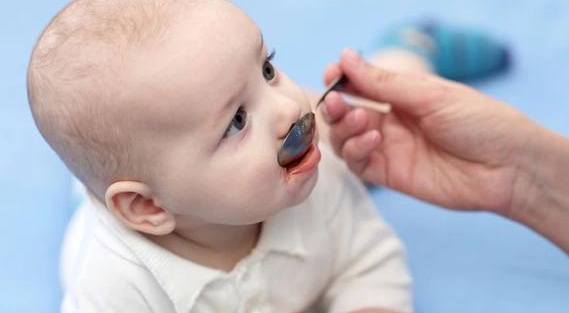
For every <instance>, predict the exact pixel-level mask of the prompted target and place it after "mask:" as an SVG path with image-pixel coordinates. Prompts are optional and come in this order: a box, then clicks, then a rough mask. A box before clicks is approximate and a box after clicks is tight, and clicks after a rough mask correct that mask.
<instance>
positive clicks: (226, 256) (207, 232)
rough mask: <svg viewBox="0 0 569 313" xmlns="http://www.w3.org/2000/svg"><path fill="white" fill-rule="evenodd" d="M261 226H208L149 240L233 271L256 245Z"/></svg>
mask: <svg viewBox="0 0 569 313" xmlns="http://www.w3.org/2000/svg"><path fill="white" fill-rule="evenodd" d="M261 225H262V224H261V223H259V224H255V225H247V226H228V225H207V226H203V227H193V228H192V229H191V230H190V229H176V230H175V231H174V232H173V233H171V234H169V235H165V236H153V237H149V239H150V240H152V241H153V242H154V243H156V244H158V245H160V246H162V247H163V248H165V249H167V250H169V251H170V252H172V253H174V254H176V255H178V256H180V257H182V258H185V259H187V260H190V261H192V262H194V263H198V264H200V265H203V266H207V267H210V268H215V269H219V270H223V271H226V272H230V271H231V270H232V269H233V268H234V267H235V265H237V263H238V262H239V261H240V260H241V259H243V258H245V257H246V256H247V255H249V254H250V253H251V251H252V250H253V248H255V246H256V245H257V241H258V239H259V236H260V233H261Z"/></svg>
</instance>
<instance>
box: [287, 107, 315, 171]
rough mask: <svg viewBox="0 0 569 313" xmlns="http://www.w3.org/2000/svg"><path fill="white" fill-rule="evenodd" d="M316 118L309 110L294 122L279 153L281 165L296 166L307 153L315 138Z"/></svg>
mask: <svg viewBox="0 0 569 313" xmlns="http://www.w3.org/2000/svg"><path fill="white" fill-rule="evenodd" d="M315 131H316V119H315V116H314V113H312V112H309V113H306V114H305V115H304V116H302V117H301V118H300V120H298V121H297V122H296V123H294V124H293V126H292V127H291V129H290V130H289V132H288V134H287V136H286V138H285V140H284V142H283V145H282V147H281V148H280V150H279V153H278V162H279V165H280V166H282V167H285V168H291V167H294V166H295V165H296V164H298V163H299V162H300V161H301V160H302V158H303V157H304V156H305V155H306V153H307V152H308V150H310V147H311V145H312V142H313V140H314V133H315Z"/></svg>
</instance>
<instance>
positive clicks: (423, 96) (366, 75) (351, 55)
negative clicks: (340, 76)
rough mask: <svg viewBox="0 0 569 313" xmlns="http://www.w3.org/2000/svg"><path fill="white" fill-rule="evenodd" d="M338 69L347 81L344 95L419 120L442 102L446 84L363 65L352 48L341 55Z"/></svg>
mask: <svg viewBox="0 0 569 313" xmlns="http://www.w3.org/2000/svg"><path fill="white" fill-rule="evenodd" d="M340 68H341V69H342V72H343V73H344V74H345V75H346V76H347V78H348V84H347V86H346V87H347V88H346V89H345V91H346V92H348V93H352V94H354V95H356V96H359V97H363V98H368V99H370V100H374V101H378V102H387V103H389V104H391V105H392V107H393V109H394V110H402V111H405V112H406V113H408V114H410V115H413V116H417V117H422V116H426V115H428V114H430V113H432V112H434V111H436V110H438V109H440V108H441V106H442V105H443V104H444V103H445V101H444V100H445V97H446V96H447V94H446V93H447V90H448V87H449V85H448V84H447V83H446V82H445V80H443V79H440V78H438V77H435V76H433V75H430V74H407V73H395V72H390V71H386V70H382V69H380V68H378V67H376V66H374V65H372V64H370V63H368V62H366V61H365V60H364V59H363V58H362V57H361V56H360V55H359V54H358V53H356V52H355V51H353V50H352V49H346V50H344V51H343V52H342V56H341V59H340Z"/></svg>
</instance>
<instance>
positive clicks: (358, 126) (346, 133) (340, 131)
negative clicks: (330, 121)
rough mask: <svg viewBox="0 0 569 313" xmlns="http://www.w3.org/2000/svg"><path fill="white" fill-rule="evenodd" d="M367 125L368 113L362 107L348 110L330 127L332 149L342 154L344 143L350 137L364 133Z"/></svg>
mask: <svg viewBox="0 0 569 313" xmlns="http://www.w3.org/2000/svg"><path fill="white" fill-rule="evenodd" d="M368 125H369V115H368V113H367V112H366V111H365V110H363V109H359V108H358V109H353V110H351V111H349V112H348V113H347V114H346V115H345V116H344V117H343V118H342V119H341V120H339V121H338V122H336V123H335V124H334V125H332V127H330V131H329V134H330V135H329V136H330V142H331V143H332V147H333V148H334V151H335V152H336V154H338V155H339V156H342V148H343V146H344V143H345V142H346V141H347V140H349V139H350V138H351V137H354V136H357V135H360V134H362V133H364V132H365V131H366V129H367V127H368Z"/></svg>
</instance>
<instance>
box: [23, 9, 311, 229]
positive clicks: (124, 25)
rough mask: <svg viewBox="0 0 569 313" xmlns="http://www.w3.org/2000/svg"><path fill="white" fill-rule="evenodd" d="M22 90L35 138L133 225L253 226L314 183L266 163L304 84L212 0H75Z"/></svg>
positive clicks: (232, 12) (299, 111) (54, 25)
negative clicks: (278, 66) (277, 66)
mask: <svg viewBox="0 0 569 313" xmlns="http://www.w3.org/2000/svg"><path fill="white" fill-rule="evenodd" d="M28 92H29V98H30V104H31V108H32V112H33V115H34V118H35V120H36V124H37V126H38V128H39V129H40V131H41V133H42V134H43V136H44V137H45V138H46V140H47V141H48V143H49V144H50V145H51V146H52V147H53V148H54V149H55V151H56V152H57V153H58V155H59V156H60V157H61V158H62V160H63V161H64V162H65V163H66V164H67V166H68V167H69V168H70V169H71V170H72V171H73V173H74V174H75V175H76V176H77V177H78V178H79V179H80V180H81V181H82V182H83V183H84V184H85V185H86V186H87V188H88V189H89V190H90V191H91V192H92V193H93V194H94V195H95V196H96V197H97V198H98V199H100V200H101V201H103V202H106V204H107V207H108V208H109V209H110V210H111V211H112V212H113V213H114V214H115V216H116V217H117V218H119V219H120V220H121V221H122V222H124V223H125V224H126V225H127V226H129V227H131V228H133V229H135V230H138V231H141V232H145V233H148V234H154V235H161V234H167V233H169V232H171V231H172V230H173V229H174V228H177V227H190V226H193V225H194V226H195V225H199V224H203V223H213V224H226V225H244V224H252V223H257V222H260V221H262V220H265V219H266V218H268V217H269V216H271V215H273V214H274V213H276V212H278V211H279V210H281V209H283V208H285V207H288V206H291V205H295V204H298V203H299V202H301V201H303V200H304V199H305V198H306V197H307V196H308V194H309V193H310V191H311V190H312V188H313V187H314V184H315V182H316V176H317V173H316V166H312V167H310V166H304V168H302V169H300V170H298V169H297V170H293V171H290V170H288V171H287V170H286V169H283V168H281V167H280V166H279V165H278V163H277V152H278V149H279V148H280V146H281V144H282V141H283V139H284V137H285V136H286V134H287V132H288V130H289V129H290V127H291V124H293V123H294V122H295V121H297V120H298V119H299V118H300V117H301V116H302V115H303V114H304V113H307V112H308V111H309V110H310V105H309V103H308V101H307V99H306V97H305V95H304V93H303V92H302V91H301V90H300V89H299V88H298V87H297V86H296V85H295V84H294V83H293V82H292V81H290V80H289V79H288V78H287V77H286V76H285V75H284V74H283V73H281V72H278V71H277V70H276V69H275V68H273V66H272V65H271V62H270V58H269V57H268V52H267V48H266V46H265V45H264V42H263V38H262V35H261V33H260V31H259V30H258V28H257V27H256V26H255V24H254V23H253V22H252V21H251V20H250V19H249V18H248V17H247V16H246V15H245V14H244V13H243V12H242V11H240V10H239V9H238V8H236V7H235V6H233V5H232V4H230V3H228V2H225V1H222V0H79V1H75V2H73V3H72V4H70V5H69V6H67V7H66V8H65V9H64V10H63V11H62V12H60V13H59V14H58V15H57V16H56V17H55V18H54V19H53V21H52V22H51V23H50V25H49V26H48V27H47V28H46V30H45V31H44V33H43V34H42V36H41V38H40V39H39V41H38V43H37V45H36V47H35V49H34V52H33V54H32V58H31V61H30V66H29V71H28ZM312 161H313V163H314V162H316V161H318V160H317V158H316V160H312ZM305 163H310V162H305Z"/></svg>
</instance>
